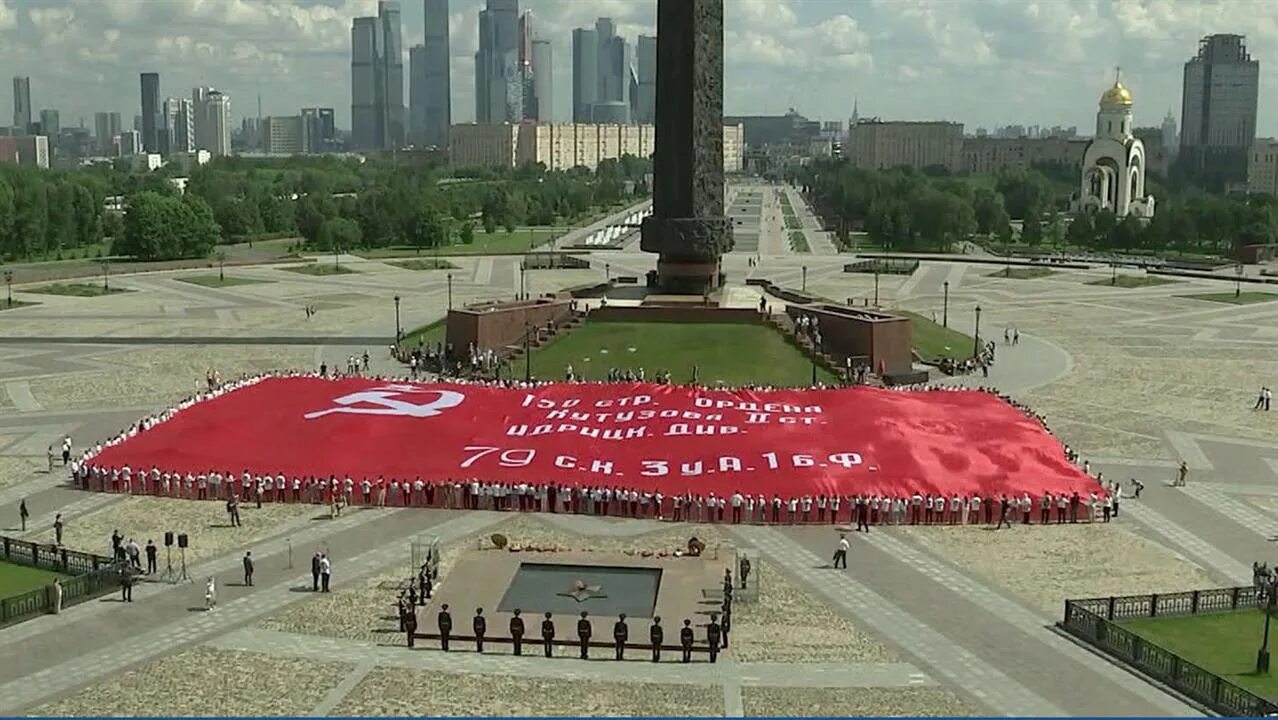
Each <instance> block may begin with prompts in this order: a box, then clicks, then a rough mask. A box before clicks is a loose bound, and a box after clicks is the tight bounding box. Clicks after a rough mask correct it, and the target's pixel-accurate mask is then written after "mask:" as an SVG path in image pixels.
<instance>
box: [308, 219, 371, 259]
mask: <svg viewBox="0 0 1278 720" xmlns="http://www.w3.org/2000/svg"><path fill="white" fill-rule="evenodd" d="M361 240H362V237H361V231H360V227H359V223H357V222H355V221H354V220H347V219H346V218H329V219H328V220H325V221H324V224H323V225H321V226H320V231H319V245H320V247H322V248H324V249H326V250H332V251H333V252H340V251H341V250H347V249H351V248H354V247H356V246H358V245H359V244H360V241H361Z"/></svg>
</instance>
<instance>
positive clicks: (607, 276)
mask: <svg viewBox="0 0 1278 720" xmlns="http://www.w3.org/2000/svg"><path fill="white" fill-rule="evenodd" d="M604 282H612V264H611V263H604Z"/></svg>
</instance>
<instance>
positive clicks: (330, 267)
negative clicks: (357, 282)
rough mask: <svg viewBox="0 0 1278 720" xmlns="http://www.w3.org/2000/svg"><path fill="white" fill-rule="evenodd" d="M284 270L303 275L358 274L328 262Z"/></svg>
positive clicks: (343, 266)
mask: <svg viewBox="0 0 1278 720" xmlns="http://www.w3.org/2000/svg"><path fill="white" fill-rule="evenodd" d="M283 269H284V270H288V271H289V272H295V273H301V274H303V275H349V274H351V273H356V272H359V271H358V270H352V269H350V268H348V267H346V266H345V265H337V264H335V263H330V262H316V263H311V264H309V265H298V266H296V267H286V268H283Z"/></svg>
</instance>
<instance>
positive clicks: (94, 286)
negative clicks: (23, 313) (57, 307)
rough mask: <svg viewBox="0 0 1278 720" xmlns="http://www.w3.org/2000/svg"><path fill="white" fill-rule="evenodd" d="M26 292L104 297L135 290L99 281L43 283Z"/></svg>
mask: <svg viewBox="0 0 1278 720" xmlns="http://www.w3.org/2000/svg"><path fill="white" fill-rule="evenodd" d="M24 292H29V293H38V294H40V295H65V296H68V297H86V298H87V297H102V296H103V295H118V294H120V293H126V292H133V291H132V290H128V289H126V288H121V287H110V286H109V285H108V286H107V287H103V286H102V285H100V284H98V283H53V284H51V285H41V286H40V287H37V288H31V289H30V290H25V291H24Z"/></svg>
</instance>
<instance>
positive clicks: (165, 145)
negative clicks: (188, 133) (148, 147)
mask: <svg viewBox="0 0 1278 720" xmlns="http://www.w3.org/2000/svg"><path fill="white" fill-rule="evenodd" d="M177 113H178V102H177V99H176V98H164V102H163V103H161V104H160V129H159V130H158V131H157V132H158V133H159V135H160V154H161V155H168V154H170V153H174V152H177V150H176V148H175V147H174V146H175V143H174V142H173V135H174V133H176V132H177Z"/></svg>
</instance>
